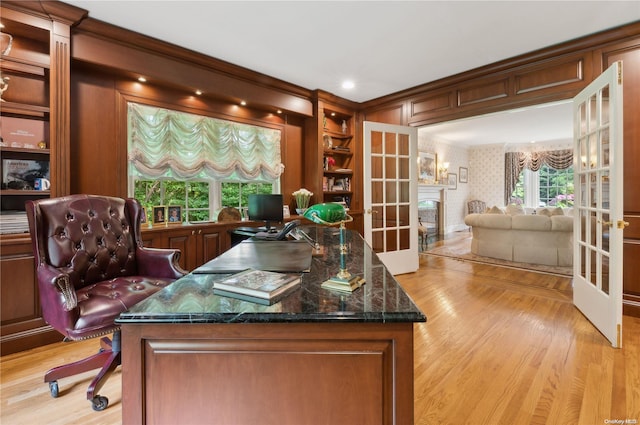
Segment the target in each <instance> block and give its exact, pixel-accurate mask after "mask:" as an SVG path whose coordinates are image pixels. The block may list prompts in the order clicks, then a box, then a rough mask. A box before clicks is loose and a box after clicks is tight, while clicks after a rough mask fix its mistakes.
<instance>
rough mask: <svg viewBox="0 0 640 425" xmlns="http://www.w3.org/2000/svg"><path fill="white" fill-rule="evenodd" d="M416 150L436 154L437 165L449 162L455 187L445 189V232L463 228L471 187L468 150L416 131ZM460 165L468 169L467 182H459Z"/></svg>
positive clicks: (464, 227)
mask: <svg viewBox="0 0 640 425" xmlns="http://www.w3.org/2000/svg"><path fill="white" fill-rule="evenodd" d="M418 151H421V152H430V153H435V154H436V155H437V158H436V161H437V162H438V167H440V166H441V164H442V163H444V162H448V163H449V172H450V173H455V174H456V175H457V176H456V180H457V189H455V190H453V189H449V190H447V195H446V196H447V200H446V203H447V211H446V224H447V227H446V229H445V233H451V232H455V231H458V230H464V229H466V228H467V226H466V225H465V224H464V216H465V215H466V211H467V200H468V199H469V191H470V188H471V187H472V185H471V183H472V181H473V177H472V175H471V168H470V167H469V150H468V149H467V148H466V147H459V146H455V145H453V144H451V143H448V142H445V141H438V140H435V139H432V138H430V137H429V138H427V137H426V136H424V135H421V134H420V131H418ZM460 167H466V168H467V169H468V171H469V173H468V175H469V178H468V180H469V183H460Z"/></svg>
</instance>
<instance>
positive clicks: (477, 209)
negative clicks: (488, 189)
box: [467, 199, 487, 214]
mask: <svg viewBox="0 0 640 425" xmlns="http://www.w3.org/2000/svg"><path fill="white" fill-rule="evenodd" d="M467 209H468V211H469V214H482V213H483V212H485V211H486V210H487V203H486V202H484V201H480V200H477V199H474V200H472V201H469V202H467Z"/></svg>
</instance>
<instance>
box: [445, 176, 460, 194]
mask: <svg viewBox="0 0 640 425" xmlns="http://www.w3.org/2000/svg"><path fill="white" fill-rule="evenodd" d="M447 178H448V183H449V190H456V189H457V188H458V175H457V174H456V173H449V174H448V175H447Z"/></svg>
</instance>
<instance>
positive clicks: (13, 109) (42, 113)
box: [2, 102, 49, 118]
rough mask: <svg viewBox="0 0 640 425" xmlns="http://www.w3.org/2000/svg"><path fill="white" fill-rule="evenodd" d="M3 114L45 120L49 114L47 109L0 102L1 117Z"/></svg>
mask: <svg viewBox="0 0 640 425" xmlns="http://www.w3.org/2000/svg"><path fill="white" fill-rule="evenodd" d="M5 114H17V115H27V116H30V117H40V118H45V117H46V116H47V115H48V114H49V107H48V106H37V105H28V104H26V103H16V102H2V115H5Z"/></svg>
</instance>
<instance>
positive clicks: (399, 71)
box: [64, 0, 640, 102]
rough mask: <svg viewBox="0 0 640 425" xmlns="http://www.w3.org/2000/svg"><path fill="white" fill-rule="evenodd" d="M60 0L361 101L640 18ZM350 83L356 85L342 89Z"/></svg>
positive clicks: (527, 10) (569, 9)
mask: <svg viewBox="0 0 640 425" xmlns="http://www.w3.org/2000/svg"><path fill="white" fill-rule="evenodd" d="M64 2H65V3H69V4H72V5H75V6H78V7H81V8H84V9H86V10H88V11H89V16H90V17H92V18H94V19H98V20H101V21H104V22H108V23H110V24H113V25H116V26H120V27H123V28H126V29H129V30H132V31H136V32H139V33H141V34H145V35H148V36H151V37H154V38H158V39H161V40H164V41H167V42H169V43H172V44H176V45H179V46H183V47H185V48H188V49H191V50H194V51H197V52H201V53H204V54H206V55H209V56H212V57H215V58H218V59H222V60H224V61H227V62H231V63H233V64H236V65H240V66H243V67H245V68H248V69H251V70H254V71H257V72H260V73H263V74H266V75H269V76H271V77H275V78H278V79H281V80H284V81H287V82H290V83H293V84H296V85H299V86H301V87H304V88H307V89H311V90H314V89H322V90H325V91H328V92H330V93H333V94H335V95H337V96H340V97H343V98H345V99H350V100H353V101H356V102H364V101H367V100H371V99H375V98H378V97H382V96H385V95H387V94H390V93H395V92H398V91H401V90H404V89H407V88H411V87H415V86H417V85H421V84H424V83H428V82H431V81H434V80H437V79H440V78H443V77H447V76H449V75H453V74H457V73H460V72H463V71H467V70H469V69H473V68H476V67H479V66H483V65H487V64H489V63H493V62H496V61H499V60H502V59H506V58H509V57H513V56H516V55H519V54H522V53H526V52H529V51H532V50H536V49H540V48H543V47H546V46H550V45H553V44H556V43H561V42H564V41H568V40H570V39H574V38H577V37H581V36H584V35H587V34H591V33H594V32H598V31H601V30H605V29H608V28H612V27H616V26H619V25H623V24H626V23H630V22H634V21H638V20H640V1H637V0H633V1H424V0H423V1H416V0H414V1H398V0H387V1H268V0H264V1H204V0H200V1H176V0H160V1H158V0H156V1H151V0H146V1H143V0H137V1H116V0H64ZM347 79H349V80H352V81H353V82H354V83H355V88H353V89H351V90H347V89H343V88H342V87H341V84H342V82H343V81H344V80H347Z"/></svg>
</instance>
